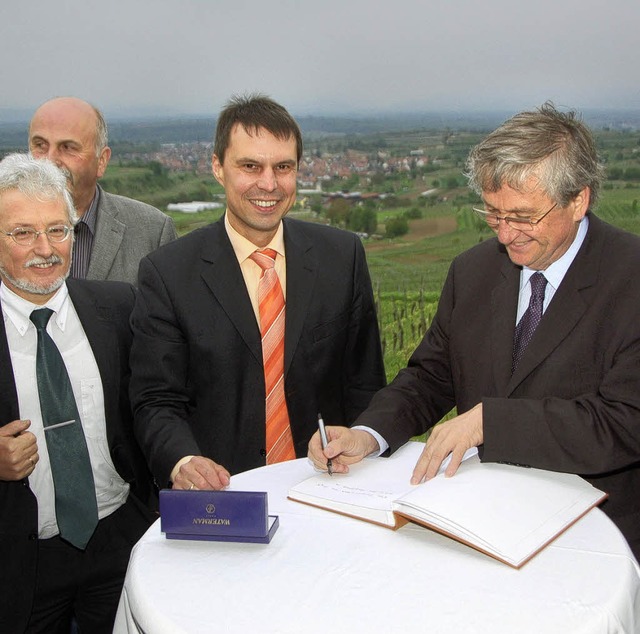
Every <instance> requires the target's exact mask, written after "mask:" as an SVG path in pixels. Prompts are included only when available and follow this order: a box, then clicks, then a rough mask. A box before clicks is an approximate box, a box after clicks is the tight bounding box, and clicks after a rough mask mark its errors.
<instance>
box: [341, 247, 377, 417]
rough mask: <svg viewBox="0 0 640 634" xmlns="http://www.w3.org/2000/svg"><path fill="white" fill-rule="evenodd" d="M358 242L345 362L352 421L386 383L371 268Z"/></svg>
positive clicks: (346, 394)
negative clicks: (370, 274) (368, 266)
mask: <svg viewBox="0 0 640 634" xmlns="http://www.w3.org/2000/svg"><path fill="white" fill-rule="evenodd" d="M355 244H356V248H355V254H354V260H355V262H354V284H353V288H354V299H353V304H352V308H351V316H350V321H349V339H348V346H347V350H346V354H345V362H344V365H343V372H344V377H343V385H344V402H345V413H346V417H347V420H349V421H353V420H355V419H356V418H357V417H358V416H359V415H360V414H361V413H362V412H363V411H364V409H365V408H366V407H367V406H368V405H369V403H370V401H371V398H372V397H373V395H374V394H375V393H376V392H377V391H378V390H379V389H380V388H381V387H383V386H384V385H385V383H386V377H385V372H384V362H383V358H382V347H381V344H380V331H379V328H378V319H377V316H376V308H375V302H374V298H373V289H372V287H371V279H370V277H369V269H368V268H367V262H366V256H365V252H364V248H363V246H362V243H361V242H360V240H359V239H358V238H356V243H355Z"/></svg>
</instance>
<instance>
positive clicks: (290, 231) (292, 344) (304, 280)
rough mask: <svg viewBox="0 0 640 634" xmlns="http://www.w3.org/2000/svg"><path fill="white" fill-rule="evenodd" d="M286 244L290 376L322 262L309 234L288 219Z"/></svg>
mask: <svg viewBox="0 0 640 634" xmlns="http://www.w3.org/2000/svg"><path fill="white" fill-rule="evenodd" d="M284 243H285V249H286V258H287V308H286V311H287V312H286V322H285V323H286V326H285V343H284V373H285V376H286V374H287V372H288V370H289V367H290V366H291V361H292V359H293V353H294V351H295V349H296V347H297V346H298V342H299V341H300V335H301V334H302V329H303V327H304V322H305V318H306V316H307V312H308V310H309V303H310V302H311V297H312V295H313V289H314V286H315V281H316V276H317V274H318V262H317V258H316V257H315V254H314V250H313V244H312V243H311V241H310V240H309V239H308V237H307V236H306V234H305V233H304V232H303V231H302V230H301V229H300V227H299V226H297V225H295V224H294V223H291V222H288V221H287V220H285V221H284Z"/></svg>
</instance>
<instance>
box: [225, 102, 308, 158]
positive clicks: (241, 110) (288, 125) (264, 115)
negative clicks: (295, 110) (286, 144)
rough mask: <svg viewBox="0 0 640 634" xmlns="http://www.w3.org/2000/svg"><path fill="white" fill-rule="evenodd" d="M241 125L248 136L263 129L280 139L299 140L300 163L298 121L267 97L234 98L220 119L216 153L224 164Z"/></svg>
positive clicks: (297, 141) (298, 141) (299, 155)
mask: <svg viewBox="0 0 640 634" xmlns="http://www.w3.org/2000/svg"><path fill="white" fill-rule="evenodd" d="M237 124H240V125H241V126H242V127H243V128H244V129H245V131H246V132H247V134H254V133H256V132H257V131H258V129H260V128H263V129H265V130H267V131H268V132H270V133H271V134H273V136H275V137H276V138H277V139H280V140H287V139H290V138H291V137H293V138H294V139H295V140H296V150H297V155H298V163H299V162H300V159H301V158H302V133H301V132H300V128H299V127H298V124H297V123H296V121H295V119H294V118H293V117H292V116H291V115H290V114H289V113H288V112H287V111H286V109H285V108H283V107H282V106H281V105H280V104H278V103H276V102H275V101H273V99H270V98H269V97H267V96H265V95H260V94H255V95H247V96H237V95H235V96H233V97H231V99H230V100H229V101H228V102H227V104H226V105H225V107H224V109H223V110H222V112H221V113H220V116H219V117H218V124H217V126H216V138H215V142H214V146H213V153H214V154H215V155H216V156H217V157H218V160H219V161H220V163H221V164H224V155H225V152H226V151H227V148H228V147H229V139H230V137H231V131H232V130H233V128H234V127H235V126H236V125H237Z"/></svg>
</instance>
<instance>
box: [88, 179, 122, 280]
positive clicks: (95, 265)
mask: <svg viewBox="0 0 640 634" xmlns="http://www.w3.org/2000/svg"><path fill="white" fill-rule="evenodd" d="M117 215H118V209H117V207H116V206H115V205H114V204H113V203H112V202H111V201H110V200H109V197H108V194H106V193H105V192H104V191H103V190H102V189H100V200H99V202H98V209H97V224H96V234H95V236H94V237H93V247H92V250H91V259H90V260H89V269H88V271H87V277H88V278H89V279H99V280H103V279H105V278H106V276H107V274H108V273H109V271H110V270H111V266H112V264H113V261H114V260H115V257H116V254H117V253H118V249H120V244H121V243H122V240H123V238H124V232H125V230H126V226H125V224H124V223H122V222H120V221H119V220H118V218H117Z"/></svg>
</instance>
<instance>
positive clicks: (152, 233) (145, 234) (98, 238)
mask: <svg viewBox="0 0 640 634" xmlns="http://www.w3.org/2000/svg"><path fill="white" fill-rule="evenodd" d="M175 238H176V230H175V227H174V226H173V220H171V218H169V216H167V215H166V214H163V213H162V212H161V211H158V210H157V209H156V208H155V207H152V206H151V205H147V204H145V203H141V202H139V201H137V200H132V199H131V198H125V197H124V196H116V195H115V194H109V193H108V192H105V191H104V190H103V189H100V201H99V204H98V210H97V221H96V234H95V236H94V238H93V248H92V250H91V258H90V260H89V269H88V270H87V279H89V280H114V281H118V282H129V283H130V284H135V283H136V281H137V279H138V265H139V263H140V259H141V258H142V257H144V256H145V255H147V253H151V251H154V250H155V249H157V248H158V247H159V246H162V245H163V244H166V243H167V242H171V241H172V240H175Z"/></svg>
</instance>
